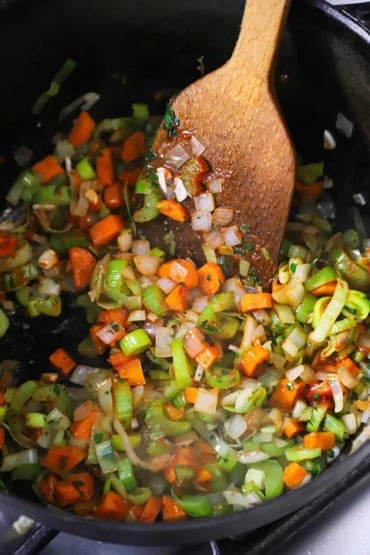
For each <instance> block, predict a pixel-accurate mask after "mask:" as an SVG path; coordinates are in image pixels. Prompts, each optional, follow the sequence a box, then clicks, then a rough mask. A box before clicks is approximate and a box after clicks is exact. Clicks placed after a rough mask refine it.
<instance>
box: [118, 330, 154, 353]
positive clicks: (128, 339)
mask: <svg viewBox="0 0 370 555" xmlns="http://www.w3.org/2000/svg"><path fill="white" fill-rule="evenodd" d="M151 345H152V341H151V339H150V337H149V335H148V334H147V333H146V331H144V330H143V329H136V330H134V331H131V332H129V333H128V334H127V335H125V336H124V337H123V339H121V341H120V342H119V346H120V348H121V349H122V352H123V353H124V354H125V355H126V356H129V355H139V354H140V353H143V352H144V351H146V350H147V349H148V348H149V347H150V346H151Z"/></svg>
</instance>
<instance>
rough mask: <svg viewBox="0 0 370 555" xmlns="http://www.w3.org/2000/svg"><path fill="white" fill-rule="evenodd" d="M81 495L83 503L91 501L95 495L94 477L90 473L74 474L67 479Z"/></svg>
mask: <svg viewBox="0 0 370 555" xmlns="http://www.w3.org/2000/svg"><path fill="white" fill-rule="evenodd" d="M67 480H68V482H70V483H71V484H72V485H73V486H74V487H75V488H77V489H78V491H79V493H80V500H81V501H90V499H92V497H93V494H94V477H93V476H92V474H90V473H89V472H73V473H71V474H69V475H68V477H67Z"/></svg>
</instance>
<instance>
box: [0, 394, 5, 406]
mask: <svg viewBox="0 0 370 555" xmlns="http://www.w3.org/2000/svg"><path fill="white" fill-rule="evenodd" d="M3 405H5V395H4V393H3V392H2V391H0V407H2V406H3Z"/></svg>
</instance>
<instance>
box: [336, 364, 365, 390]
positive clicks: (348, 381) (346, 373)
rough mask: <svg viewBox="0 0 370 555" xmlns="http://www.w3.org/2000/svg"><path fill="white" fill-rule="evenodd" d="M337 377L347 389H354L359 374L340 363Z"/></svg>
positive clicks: (358, 379)
mask: <svg viewBox="0 0 370 555" xmlns="http://www.w3.org/2000/svg"><path fill="white" fill-rule="evenodd" d="M338 377H339V379H340V381H341V382H342V384H343V385H344V386H345V387H348V389H354V388H355V387H356V385H357V384H358V383H359V381H360V377H359V375H355V374H353V373H352V372H351V371H350V370H349V369H348V368H346V367H345V366H340V365H339V367H338Z"/></svg>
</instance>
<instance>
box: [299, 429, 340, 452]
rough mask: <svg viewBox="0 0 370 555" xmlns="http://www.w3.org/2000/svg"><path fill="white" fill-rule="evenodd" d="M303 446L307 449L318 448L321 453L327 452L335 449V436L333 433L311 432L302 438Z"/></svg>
mask: <svg viewBox="0 0 370 555" xmlns="http://www.w3.org/2000/svg"><path fill="white" fill-rule="evenodd" d="M303 445H304V446H305V447H306V448H308V449H315V448H317V447H319V448H320V449H322V450H323V451H328V450H329V449H333V447H335V435H334V434H333V432H311V433H310V434H306V435H305V436H304V437H303Z"/></svg>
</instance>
